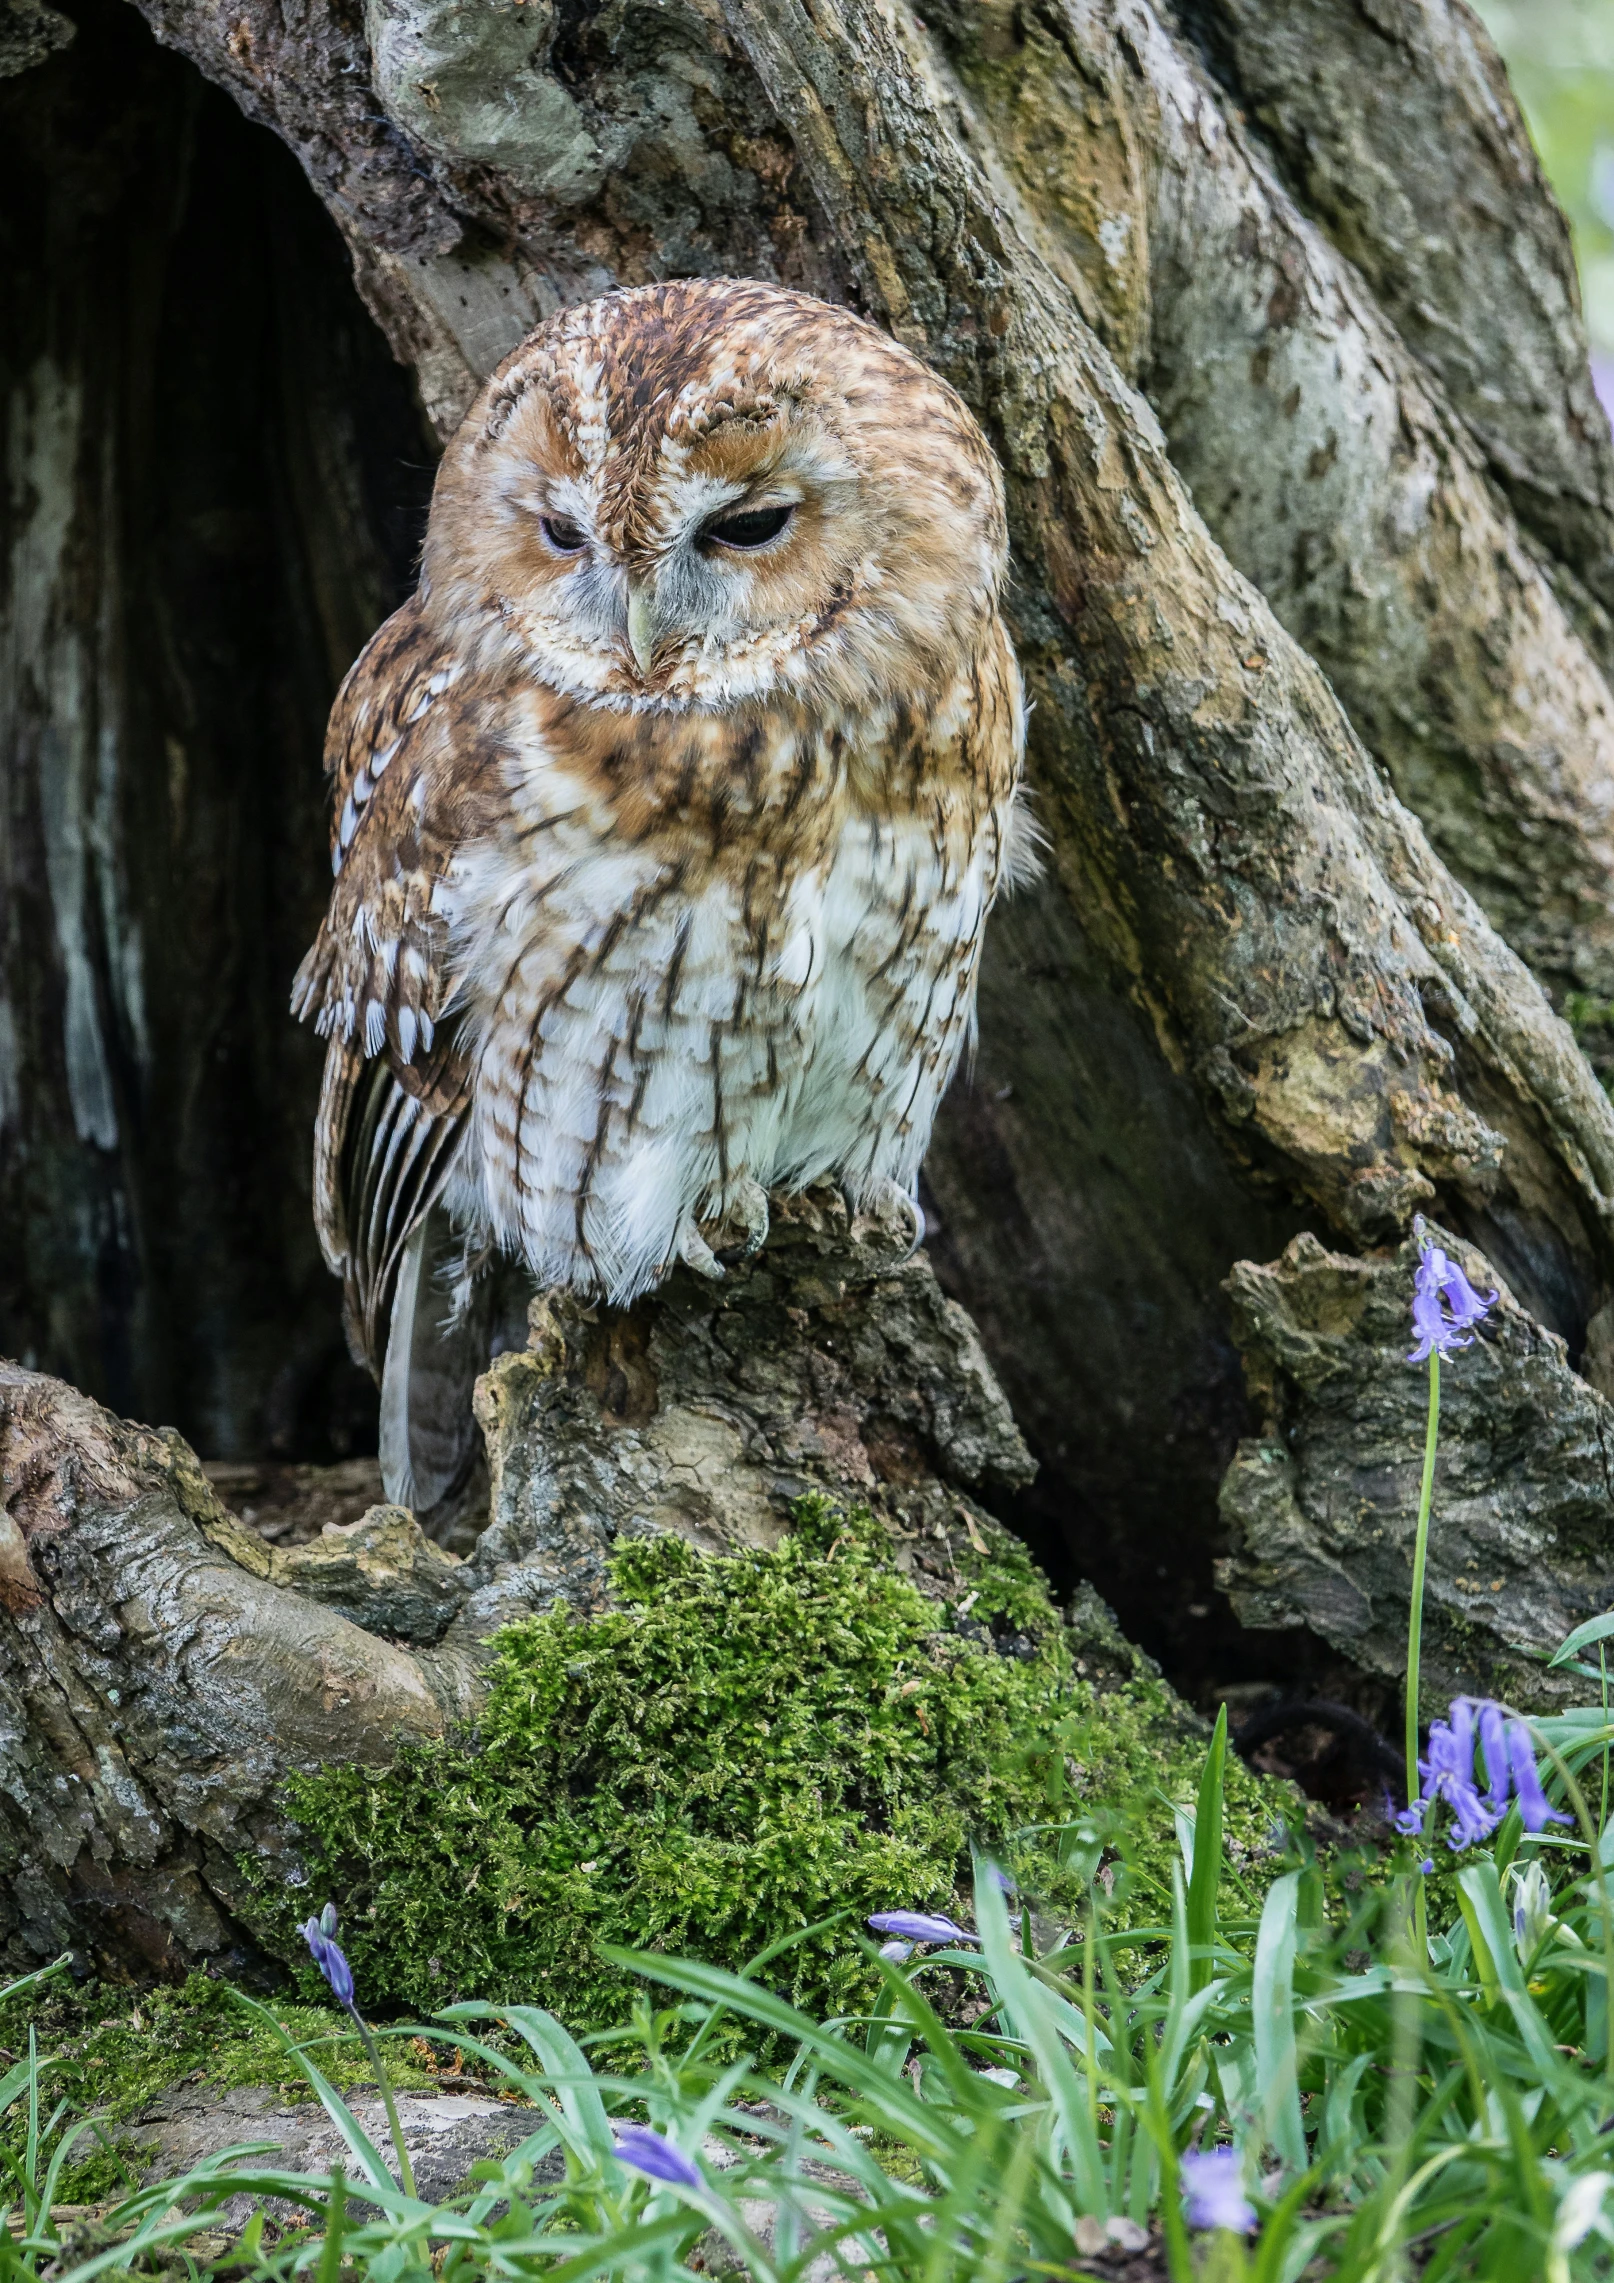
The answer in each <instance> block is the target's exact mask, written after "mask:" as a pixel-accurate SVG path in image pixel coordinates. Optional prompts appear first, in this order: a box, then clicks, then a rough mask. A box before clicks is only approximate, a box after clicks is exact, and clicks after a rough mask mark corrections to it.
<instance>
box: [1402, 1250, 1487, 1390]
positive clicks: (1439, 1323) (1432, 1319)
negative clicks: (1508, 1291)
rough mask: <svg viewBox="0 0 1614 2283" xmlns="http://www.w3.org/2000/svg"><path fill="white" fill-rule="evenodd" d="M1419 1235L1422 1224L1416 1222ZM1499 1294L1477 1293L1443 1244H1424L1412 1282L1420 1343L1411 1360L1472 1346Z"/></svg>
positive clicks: (1413, 1314) (1413, 1307)
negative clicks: (1478, 1328) (1475, 1335)
mask: <svg viewBox="0 0 1614 2283" xmlns="http://www.w3.org/2000/svg"><path fill="white" fill-rule="evenodd" d="M1416 1226H1417V1230H1418V1234H1419V1237H1420V1240H1421V1238H1422V1234H1423V1223H1422V1221H1421V1220H1420V1221H1419V1222H1418V1223H1417V1224H1416ZM1496 1302H1497V1295H1496V1293H1494V1292H1492V1293H1489V1294H1485V1293H1479V1292H1476V1291H1475V1289H1474V1287H1473V1285H1472V1284H1470V1283H1469V1281H1468V1278H1467V1277H1466V1276H1465V1275H1464V1274H1463V1272H1462V1270H1461V1269H1460V1268H1459V1267H1458V1265H1457V1263H1456V1262H1455V1261H1454V1260H1453V1259H1452V1257H1451V1255H1450V1253H1448V1252H1447V1251H1446V1250H1445V1249H1444V1247H1442V1246H1440V1245H1436V1244H1425V1245H1424V1247H1423V1255H1422V1258H1421V1259H1420V1260H1419V1262H1418V1273H1417V1275H1416V1277H1415V1278H1414V1279H1413V1285H1412V1329H1413V1333H1414V1335H1415V1337H1416V1339H1417V1343H1418V1344H1417V1346H1416V1347H1415V1348H1414V1349H1413V1350H1412V1353H1411V1354H1410V1355H1409V1356H1408V1357H1407V1361H1408V1363H1422V1362H1423V1361H1424V1359H1425V1358H1426V1357H1428V1356H1431V1355H1442V1356H1450V1355H1455V1354H1456V1352H1457V1350H1458V1349H1459V1348H1466V1347H1470V1346H1472V1345H1473V1340H1474V1334H1475V1331H1476V1329H1477V1327H1478V1326H1479V1325H1480V1324H1482V1323H1483V1322H1484V1321H1485V1318H1486V1317H1487V1315H1489V1313H1490V1311H1491V1310H1492V1309H1493V1308H1494V1307H1495V1306H1496Z"/></svg>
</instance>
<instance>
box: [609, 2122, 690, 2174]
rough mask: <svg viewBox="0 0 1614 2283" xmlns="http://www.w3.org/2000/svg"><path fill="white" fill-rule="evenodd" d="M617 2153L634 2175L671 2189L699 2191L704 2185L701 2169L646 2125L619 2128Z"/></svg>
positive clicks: (681, 2151) (661, 2133) (628, 2125)
mask: <svg viewBox="0 0 1614 2283" xmlns="http://www.w3.org/2000/svg"><path fill="white" fill-rule="evenodd" d="M616 2152H617V2154H618V2156H620V2157H621V2159H622V2161H623V2163H624V2164H631V2165H632V2166H633V2169H634V2170H635V2172H643V2173H644V2174H645V2175H646V2176H647V2177H648V2178H649V2179H652V2180H665V2181H666V2182H667V2184H668V2186H669V2187H674V2188H698V2187H699V2186H700V2184H701V2176H700V2172H699V2169H698V2167H697V2166H696V2165H694V2164H693V2163H692V2162H691V2161H690V2159H689V2158H688V2157H687V2156H686V2155H685V2154H684V2152H683V2150H682V2149H681V2148H679V2147H677V2146H676V2145H675V2144H674V2143H673V2142H672V2141H670V2140H669V2139H668V2138H667V2136H666V2134H665V2133H663V2132H652V2130H651V2129H650V2127H649V2125H647V2124H624V2125H618V2127H617V2131H616Z"/></svg>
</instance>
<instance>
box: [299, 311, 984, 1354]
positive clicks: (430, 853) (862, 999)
mask: <svg viewBox="0 0 1614 2283" xmlns="http://www.w3.org/2000/svg"><path fill="white" fill-rule="evenodd" d="M786 509H787V510H788V515H787V517H786V519H785V521H784V523H783V527H782V529H780V530H779V531H778V532H777V533H776V534H775V535H773V536H771V537H766V538H764V539H763V540H762V541H760V542H756V541H755V540H754V538H752V539H750V540H749V542H748V539H747V536H746V535H750V534H754V532H755V531H756V530H757V529H758V528H761V526H759V525H758V524H757V523H756V522H755V520H753V523H752V524H750V525H731V524H730V523H729V522H728V521H726V520H725V519H731V518H734V517H737V516H745V515H750V516H752V517H753V519H755V518H756V517H758V516H768V517H773V518H775V519H777V518H778V517H779V515H780V513H781V511H782V510H786ZM729 529H732V530H733V531H735V532H737V533H740V534H741V537H738V538H735V539H733V540H731V541H728V542H725V540H724V539H723V537H722V533H723V532H724V531H725V530H729ZM574 542H575V544H574ZM1004 552H1005V541H1004V524H1003V509H1002V492H1001V483H1000V479H999V476H998V471H997V468H996V465H995V463H994V461H993V458H992V455H991V453H990V451H989V449H988V447H987V445H986V443H985V441H984V439H983V438H982V436H981V434H980V432H979V430H978V428H977V427H976V425H975V423H974V421H973V420H972V418H971V416H970V414H969V412H968V411H967V409H966V408H965V407H964V405H963V404H962V403H961V402H960V401H959V400H958V398H957V397H956V396H955V395H954V394H953V393H952V391H951V390H949V389H948V388H947V387H946V386H945V385H944V384H943V383H942V382H940V381H939V380H938V379H937V378H936V377H935V376H934V375H933V374H932V373H930V372H929V371H928V370H927V368H926V367H925V366H923V365H922V364H921V363H920V362H919V361H918V360H917V359H916V358H914V357H912V356H910V355H909V354H908V352H907V351H905V350H904V349H902V348H900V347H898V346H897V345H896V344H895V343H893V342H891V341H890V340H888V339H887V338H886V337H885V336H884V335H882V334H880V333H878V332H877V331H875V330H874V329H873V328H872V327H870V326H868V325H866V324H864V323H863V322H862V321H861V320H859V319H857V318H855V317H853V316H851V315H850V314H848V313H847V312H846V311H844V310H838V309H833V308H830V307H828V306H826V305H824V304H822V303H819V302H814V301H811V300H808V299H807V298H805V297H804V296H801V295H798V294H792V293H786V292H782V291H780V290H778V289H776V288H774V287H771V286H764V285H759V284H752V283H745V282H740V283H724V282H710V281H702V282H692V283H682V284H673V285H666V286H652V287H644V288H640V289H637V290H636V291H633V292H629V293H623V294H616V295H612V296H609V297H607V298H606V299H605V300H603V301H599V302H594V303H591V304H589V305H587V306H586V307H583V308H579V309H573V310H568V311H565V312H563V313H562V314H561V315H560V316H558V317H556V318H555V319H553V320H552V321H551V322H550V323H549V324H547V325H545V326H544V327H542V328H541V329H540V330H539V331H538V332H536V333H535V334H533V335H532V337H531V338H530V339H529V340H528V341H527V342H526V343H525V344H524V345H523V346H522V347H521V348H520V349H519V350H517V351H516V353H515V354H514V356H512V357H511V358H510V359H508V360H507V362H506V363H505V365H504V366H503V367H502V368H501V369H500V371H499V372H498V373H496V374H495V375H494V377H493V378H492V380H491V381H490V382H489V383H488V384H487V387H486V388H485V389H484V391H483V394H482V396H481V398H480V399H479V401H478V402H477V404H476V405H475V406H473V408H472V410H471V413H470V414H469V416H468V417H467V419H466V421H465V424H464V426H463V427H462V429H461V430H460V432H459V434H458V435H457V436H456V438H455V439H454V441H453V443H452V444H451V445H450V447H449V450H448V453H447V455H446V457H445V459H444V462H443V466H442V469H441V471H440V473H439V476H438V481H437V487H436V492H435V495H434V498H433V504H432V513H431V522H430V528H429V531H428V536H427V542H426V549H425V557H424V568H423V576H422V580H421V586H420V591H419V593H418V595H417V596H415V597H414V598H413V599H412V600H411V601H410V602H409V603H407V604H406V605H405V606H404V607H403V609H401V610H400V611H398V612H397V613H396V614H395V615H394V616H393V618H391V619H390V620H389V621H388V623H387V624H386V625H385V626H384V627H383V628H382V629H381V631H380V632H379V633H378V634H377V635H376V636H375V638H374V639H373V641H372V642H371V643H370V644H369V646H368V647H367V648H366V650H365V651H364V653H363V655H362V656H361V657H360V658H359V660H358V662H357V664H356V665H355V666H354V668H353V670H352V672H351V673H350V674H349V676H348V678H347V681H346V683H345V685H344V687H343V689H342V692H341V695H340V696H339V698H338V700H337V704H336V707H335V710H334V712H333V714H332V719H331V728H330V737H329V745H328V758H329V763H330V767H331V770H332V773H333V775H334V778H335V787H336V824H335V829H334V832H333V843H332V854H333V864H334V866H335V869H336V880H335V884H334V886H333V889H332V893H331V903H330V910H329V913H328V915H327V918H326V921H325V924H324V926H323V927H322V929H321V931H320V935H319V938H318V941H317V942H316V943H315V945H314V947H313V949H312V951H311V952H310V953H309V956H308V958H307V960H306V961H305V962H304V965H303V968H302V970H301V972H300V974H299V977H298V982H297V991H296V1000H295V1004H296V1007H297V1010H298V1011H299V1013H302V1014H304V1015H308V1014H312V1015H314V1016H315V1017H316V1018H317V1020H318V1022H319V1025H320V1027H321V1029H322V1030H324V1031H325V1032H326V1033H327V1034H328V1036H329V1038H330V1048H329V1060H328V1064H327V1078H326V1091H325V1098H324V1102H323V1104H322V1108H321V1114H320V1122H319V1130H318V1136H317V1145H316V1168H317V1170H316V1204H317V1212H318V1217H319V1224H320V1233H321V1237H322V1240H323V1242H324V1245H325V1249H326V1253H327V1257H328V1258H329V1259H330V1261H331V1263H332V1265H333V1267H335V1268H337V1269H338V1270H339V1271H340V1272H341V1273H342V1274H343V1275H344V1277H345V1278H346V1281H347V1289H348V1295H349V1303H350V1322H351V1324H352V1326H353V1329H354V1333H355V1336H356V1338H357V1340H358V1342H359V1344H360V1345H361V1346H362V1348H363V1349H364V1351H365V1352H366V1353H367V1354H368V1355H369V1356H370V1358H371V1360H372V1362H376V1363H378V1362H379V1359H380V1356H381V1352H382V1349H383V1347H384V1345H385V1343H386V1341H387V1338H388V1332H389V1323H390V1320H391V1314H392V1312H393V1310H394V1299H393V1295H394V1292H395V1290H396V1289H398V1279H399V1275H400V1264H401V1263H402V1262H403V1261H404V1259H405V1258H406V1254H407V1248H408V1247H409V1245H410V1243H411V1241H412V1238H413V1236H414V1232H416V1231H417V1230H418V1229H419V1227H420V1226H421V1223H422V1219H423V1216H424V1215H425V1213H426V1211H427V1209H428V1208H429V1207H432V1206H433V1205H434V1204H440V1205H441V1206H442V1207H443V1208H444V1209H445V1210H446V1211H447V1212H448V1213H450V1214H451V1216H452V1218H453V1220H454V1223H455V1225H456V1226H457V1227H458V1228H459V1229H460V1230H461V1231H462V1233H463V1237H464V1240H465V1243H466V1245H467V1246H468V1247H469V1249H470V1250H471V1252H472V1253H473V1254H474V1253H475V1252H477V1251H478V1250H479V1249H482V1250H485V1249H486V1248H487V1247H488V1246H490V1245H492V1246H498V1247H501V1248H503V1249H505V1250H506V1251H510V1252H514V1253H519V1254H521V1255H523V1256H524V1257H525V1258H526V1260H527V1262H528V1264H529V1266H530V1269H531V1272H532V1274H533V1276H534V1277H535V1278H536V1279H537V1280H538V1281H539V1282H540V1283H542V1284H570V1285H573V1286H575V1287H578V1288H580V1289H583V1290H586V1291H592V1292H598V1293H601V1294H603V1295H605V1296H607V1297H610V1298H612V1299H625V1298H628V1297H631V1295H632V1294H633V1293H635V1292H637V1291H640V1290H643V1289H644V1288H645V1287H646V1286H648V1285H650V1284H652V1283H654V1282H656V1281H657V1280H658V1279H659V1278H660V1277H661V1276H663V1275H664V1274H665V1273H666V1271H667V1269H668V1268H669V1267H670V1266H671V1264H672V1262H673V1261H674V1260H675V1259H676V1258H678V1257H680V1255H681V1256H682V1257H684V1258H686V1259H688V1260H690V1261H692V1262H693V1263H694V1264H695V1265H697V1266H701V1267H705V1268H707V1269H708V1270H712V1269H714V1268H715V1263H714V1262H713V1261H712V1258H711V1254H710V1252H709V1250H708V1247H707V1243H706V1238H705V1235H703V1233H702V1232H703V1230H704V1231H705V1232H706V1234H710V1233H711V1232H712V1230H713V1227H714V1224H727V1225H729V1226H730V1227H733V1226H735V1225H738V1226H739V1227H741V1228H742V1229H744V1230H746V1231H748V1232H749V1235H750V1238H751V1239H752V1240H753V1241H754V1239H755V1237H756V1236H757V1234H758V1233H759V1220H758V1216H759V1213H760V1212H761V1211H762V1210H763V1208H762V1207H761V1202H760V1200H761V1196H762V1192H764V1191H765V1190H766V1189H767V1188H769V1187H770V1186H775V1185H778V1184H781V1183H783V1184H792V1183H801V1184H805V1183H807V1182H809V1181H811V1180H814V1179H822V1178H825V1177H832V1178H838V1179H840V1180H842V1181H844V1182H845V1183H846V1184H847V1186H848V1187H849V1188H850V1189H851V1190H852V1191H853V1192H854V1193H859V1192H861V1193H864V1194H870V1193H872V1192H874V1191H876V1190H878V1189H880V1188H881V1187H882V1186H883V1185H884V1184H885V1183H887V1182H890V1181H895V1182H897V1183H899V1184H900V1185H902V1186H903V1187H904V1188H907V1189H911V1187H912V1184H913V1181H914V1178H915V1176H916V1174H917V1171H918V1166H919V1162H920V1158H921V1157H922V1155H923V1152H924V1148H925V1144H926V1141H927V1139H928V1136H929V1132H930V1125H931V1121H932V1118H933V1116H934V1112H935V1108H936V1104H937V1102H938V1100H939V1098H940V1096H941V1093H942V1091H943V1090H944V1088H945V1086H946V1084H947V1082H948V1080H949V1078H950V1077H951V1075H952V1073H953V1070H954V1068H955V1067H956V1065H957V1062H958V1059H959V1056H960V1054H961V1052H962V1051H963V1048H964V1045H965V1042H966V1040H967V1037H968V1034H969V1030H970V1025H971V1022H972V1019H973V1005H974V994H975V978H976V966H977V961H978V958H979V952H980V942H981V931H982V927H983V924H984V921H985V917H986V913H987V910H988V909H989V907H990V905H991V902H992V899H993V897H994V895H995V894H996V892H997V890H998V887H999V885H1000V883H1001V880H1002V878H1003V875H1004V872H1005V869H1006V867H1008V866H1010V865H1011V864H1012V861H1013V848H1014V841H1015V819H1014V799H1015V792H1016V787H1017V783H1018V779H1019V772H1020V756H1021V747H1022V721H1021V716H1022V705H1021V697H1020V685H1019V677H1018V674H1017V672H1016V668H1015V664H1014V658H1013V653H1012V651H1011V649H1010V646H1009V642H1008V639H1007V636H1006V634H1005V631H1004V628H1003V625H1002V622H1001V619H1000V618H999V615H998V595H999V589H1000V586H1001V582H1002V577H1003V570H1004Z"/></svg>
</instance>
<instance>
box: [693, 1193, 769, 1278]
mask: <svg viewBox="0 0 1614 2283" xmlns="http://www.w3.org/2000/svg"><path fill="white" fill-rule="evenodd" d="M702 1234H703V1235H704V1236H705V1238H706V1239H707V1241H708V1243H709V1244H710V1245H711V1247H712V1249H713V1251H714V1252H715V1253H717V1254H719V1255H720V1256H721V1257H722V1258H723V1259H724V1260H729V1261H736V1262H738V1261H747V1260H754V1259H755V1258H756V1256H757V1254H758V1253H759V1252H760V1251H761V1250H762V1248H763V1246H764V1245H765V1244H766V1243H767V1241H768V1192H767V1191H766V1189H764V1188H763V1186H762V1184H761V1182H760V1181H751V1180H749V1179H748V1180H745V1181H737V1182H736V1183H735V1184H734V1187H733V1188H732V1189H731V1190H730V1192H729V1197H728V1202H727V1204H726V1205H725V1206H724V1208H723V1211H722V1214H721V1216H720V1217H719V1218H718V1219H717V1220H715V1221H706V1222H703V1223H702Z"/></svg>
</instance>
